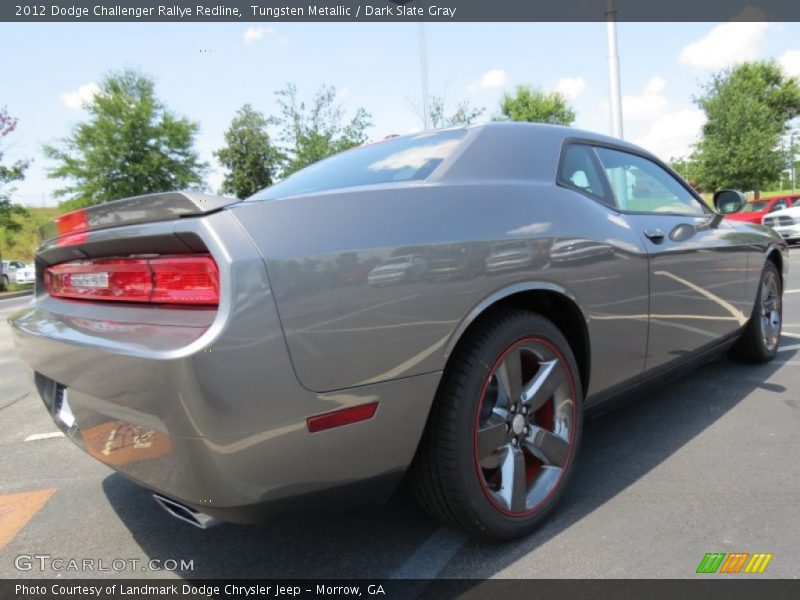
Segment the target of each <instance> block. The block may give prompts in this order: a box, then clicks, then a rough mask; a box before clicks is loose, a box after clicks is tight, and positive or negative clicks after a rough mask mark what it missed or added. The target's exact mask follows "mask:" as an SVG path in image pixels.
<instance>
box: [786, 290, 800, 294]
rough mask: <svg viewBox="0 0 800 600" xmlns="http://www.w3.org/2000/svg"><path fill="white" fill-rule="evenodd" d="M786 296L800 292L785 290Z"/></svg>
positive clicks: (799, 292) (799, 291)
mask: <svg viewBox="0 0 800 600" xmlns="http://www.w3.org/2000/svg"><path fill="white" fill-rule="evenodd" d="M783 293H784V294H800V290H783Z"/></svg>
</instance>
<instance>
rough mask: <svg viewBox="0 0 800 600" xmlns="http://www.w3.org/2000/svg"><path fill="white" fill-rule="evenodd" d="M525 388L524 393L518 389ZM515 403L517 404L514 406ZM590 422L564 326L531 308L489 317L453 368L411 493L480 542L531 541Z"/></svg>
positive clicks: (559, 492) (427, 434)
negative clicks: (525, 538) (584, 426)
mask: <svg viewBox="0 0 800 600" xmlns="http://www.w3.org/2000/svg"><path fill="white" fill-rule="evenodd" d="M516 364H519V372H518V374H517V375H518V377H516V378H515V377H513V375H512V371H513V370H514V365H516ZM515 380H518V381H519V385H518V386H515V385H514V384H513V383H509V382H512V381H515ZM534 380H536V382H537V383H539V384H541V385H539V386H538V387H536V385H534ZM534 389H535V390H539V392H540V393H536V394H534V393H533V390H534ZM551 389H552V391H551ZM505 390H510V392H508V393H507V392H506V391H505ZM517 390H519V391H520V393H519V394H517ZM526 390H527V392H526ZM515 396H516V397H517V398H518V399H519V400H518V402H516V405H515V403H514V401H508V399H509V398H512V397H515ZM526 398H528V400H527V401H526ZM515 406H516V407H515ZM487 407H488V408H487ZM537 407H538V408H537ZM548 411H549V415H550V416H549V417H548ZM582 423H583V390H582V387H581V382H580V378H579V377H578V367H577V364H576V362H575V358H574V356H573V354H572V351H571V349H570V346H569V344H568V343H567V341H566V339H565V338H564V336H563V335H562V334H561V332H560V331H559V330H558V328H557V327H556V326H555V325H554V324H553V323H552V322H551V321H549V320H548V319H546V318H544V317H542V316H541V315H538V314H535V313H532V312H528V311H524V310H517V309H513V310H507V311H503V312H498V313H495V314H493V315H491V316H487V317H486V318H484V319H483V320H482V321H481V322H479V323H477V324H476V325H475V326H474V327H473V328H472V329H471V330H470V332H468V334H467V337H466V338H465V339H464V340H463V341H462V342H461V343H459V346H458V348H457V349H456V351H455V352H454V353H453V355H452V357H451V359H450V361H449V362H448V365H447V367H446V369H445V372H444V375H443V378H442V381H441V383H440V385H439V389H438V392H437V395H436V399H435V400H434V403H433V407H432V409H431V414H430V417H429V419H428V423H427V425H426V428H425V432H424V434H423V439H422V441H421V442H420V447H419V449H418V450H417V455H416V456H415V459H414V463H413V464H412V467H411V472H410V484H411V489H412V490H413V492H414V494H415V496H416V498H417V500H418V501H419V503H420V504H421V505H422V507H423V508H424V509H426V510H427V511H428V512H429V513H430V514H431V515H433V516H434V517H435V518H438V519H439V520H441V521H444V522H445V523H447V524H450V525H453V526H455V527H458V528H463V529H465V530H466V531H467V532H469V533H470V534H472V535H476V536H479V537H483V538H486V539H492V540H507V539H511V538H515V537H518V536H521V535H524V534H526V533H528V532H530V531H532V530H533V529H534V528H535V527H536V526H537V525H538V524H539V523H540V522H541V521H542V520H543V519H544V518H545V517H546V516H547V515H548V514H549V513H550V512H551V511H552V510H553V508H554V507H555V506H556V504H557V503H558V500H559V498H560V497H561V495H562V493H563V491H564V488H565V487H566V485H567V482H568V480H569V477H570V475H571V473H572V471H573V468H574V464H575V459H576V456H577V454H578V448H579V444H580V438H581V431H582ZM523 427H524V428H523ZM502 431H505V434H502ZM498 435H499V436H501V438H502V442H500V443H499V445H498V446H496V447H494V443H495V441H498V440H500V439H501V438H498V437H496V436H498ZM503 435H504V436H505V437H502V436H503ZM506 440H508V441H506ZM493 447H494V450H491V448H493ZM487 449H488V450H489V451H488V452H487ZM479 455H480V456H479ZM520 456H521V458H520ZM495 463H498V464H499V466H495ZM537 463H538V465H537ZM486 465H488V466H486ZM523 485H524V486H525V487H524V490H523V489H522V488H521V487H519V486H523ZM520 490H522V491H520Z"/></svg>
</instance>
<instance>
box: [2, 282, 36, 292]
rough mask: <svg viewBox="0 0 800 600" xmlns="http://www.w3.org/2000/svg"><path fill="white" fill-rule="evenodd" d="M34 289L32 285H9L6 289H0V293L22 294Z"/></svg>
mask: <svg viewBox="0 0 800 600" xmlns="http://www.w3.org/2000/svg"><path fill="white" fill-rule="evenodd" d="M32 289H33V284H32V283H9V284H8V285H7V286H6V287H5V288H4V289H0V292H21V291H23V290H32Z"/></svg>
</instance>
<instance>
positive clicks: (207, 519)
mask: <svg viewBox="0 0 800 600" xmlns="http://www.w3.org/2000/svg"><path fill="white" fill-rule="evenodd" d="M153 499H154V500H155V501H156V503H157V504H158V505H159V506H160V507H161V508H163V509H164V510H165V511H167V512H168V513H169V514H170V515H172V516H173V517H175V518H176V519H178V520H180V521H183V522H184V523H189V525H194V526H195V527H199V528H200V529H208V528H209V527H214V526H215V525H219V524H220V523H222V521H220V520H219V519H216V518H214V517H212V516H211V515H207V514H205V513H201V512H198V511H196V510H195V509H193V508H189V507H188V506H186V505H185V504H181V503H180V502H176V501H175V500H170V499H169V498H167V497H165V496H162V495H161V494H153Z"/></svg>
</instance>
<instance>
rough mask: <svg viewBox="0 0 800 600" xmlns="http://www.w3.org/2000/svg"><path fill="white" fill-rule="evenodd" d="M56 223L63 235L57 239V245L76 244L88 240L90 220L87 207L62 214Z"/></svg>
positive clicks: (59, 233)
mask: <svg viewBox="0 0 800 600" xmlns="http://www.w3.org/2000/svg"><path fill="white" fill-rule="evenodd" d="M55 223H56V231H57V232H58V235H60V236H61V237H60V238H58V239H57V240H56V246H74V245H76V244H82V243H83V242H85V241H86V236H87V232H88V231H89V221H88V219H87V218H86V210H85V209H80V210H76V211H73V212H71V213H67V214H65V215H61V216H60V217H58V218H57V219H56V220H55Z"/></svg>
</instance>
